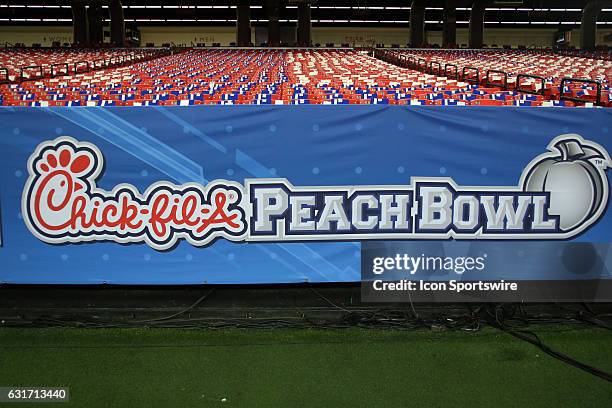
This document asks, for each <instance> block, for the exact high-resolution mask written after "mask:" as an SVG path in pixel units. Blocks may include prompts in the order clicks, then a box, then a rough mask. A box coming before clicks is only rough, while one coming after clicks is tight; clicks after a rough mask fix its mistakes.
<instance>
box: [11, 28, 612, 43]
mask: <svg viewBox="0 0 612 408" xmlns="http://www.w3.org/2000/svg"><path fill="white" fill-rule="evenodd" d="M287 29H288V30H285V31H287V32H286V33H285V34H286V35H284V37H283V41H287V42H289V43H291V42H292V41H290V39H293V38H294V36H295V32H294V31H295V27H291V28H290V27H287ZM257 30H258V31H261V34H264V32H265V27H258V28H257ZM140 32H141V42H142V45H145V44H146V43H154V44H155V45H157V46H160V45H161V44H163V43H167V42H172V43H174V44H176V45H182V44H184V45H187V46H191V44H192V43H193V44H194V45H195V44H196V43H205V44H206V45H211V44H212V43H221V45H225V46H227V45H229V44H230V43H232V42H235V41H236V29H235V27H164V26H151V27H147V26H145V27H141V28H140ZM556 32H557V29H556V27H555V28H530V29H525V28H519V26H517V27H516V28H494V27H485V31H484V42H485V44H487V45H489V46H491V45H493V44H497V45H498V46H502V45H504V44H510V45H512V46H515V47H516V46H517V45H519V44H522V45H527V46H530V47H550V46H551V45H552V44H553V41H554V38H555V33H556ZM610 34H612V28H603V27H599V29H598V31H597V43H598V44H601V45H612V41H607V42H606V41H605V40H604V38H605V37H606V36H609V35H610ZM264 37H267V36H264V35H260V36H259V38H257V39H256V35H255V28H254V27H253V28H252V29H251V39H252V41H253V42H256V44H257V45H258V44H259V42H261V41H260V40H265V38H264ZM285 37H286V38H285ZM409 38H410V29H409V28H406V27H401V28H400V27H398V28H393V27H391V28H372V27H363V28H351V27H313V28H312V41H313V44H316V43H319V44H321V45H324V44H325V43H328V42H333V43H335V44H342V43H348V44H350V45H351V46H371V45H374V44H380V43H382V44H386V45H391V44H400V45H401V46H405V45H406V43H407V42H408V39H409ZM426 39H427V42H428V43H430V44H439V45H440V44H442V31H427V32H426ZM256 40H257V41H256ZM53 41H60V42H61V43H65V42H68V43H70V42H72V27H71V26H62V27H36V26H31V27H27V26H23V27H22V26H0V46H3V45H4V43H15V42H22V43H25V44H26V45H31V44H32V43H40V44H42V45H43V46H50V45H51V43H52V42H53ZM467 43H468V29H467V28H466V27H459V28H457V44H467ZM571 44H572V45H574V46H576V47H578V46H579V44H580V30H579V29H574V30H573V31H572V35H571Z"/></svg>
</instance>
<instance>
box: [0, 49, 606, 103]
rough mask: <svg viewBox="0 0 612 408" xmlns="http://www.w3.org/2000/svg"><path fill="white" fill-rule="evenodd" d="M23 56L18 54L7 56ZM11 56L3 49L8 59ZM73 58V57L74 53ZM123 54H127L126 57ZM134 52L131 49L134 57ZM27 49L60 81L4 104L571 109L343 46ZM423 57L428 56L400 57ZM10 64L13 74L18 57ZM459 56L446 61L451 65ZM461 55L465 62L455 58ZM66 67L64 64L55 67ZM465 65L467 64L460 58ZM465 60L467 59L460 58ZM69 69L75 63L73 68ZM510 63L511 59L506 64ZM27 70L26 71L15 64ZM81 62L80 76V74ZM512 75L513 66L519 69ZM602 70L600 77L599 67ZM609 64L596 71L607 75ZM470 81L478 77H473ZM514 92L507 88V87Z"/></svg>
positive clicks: (11, 88) (6, 90)
mask: <svg viewBox="0 0 612 408" xmlns="http://www.w3.org/2000/svg"><path fill="white" fill-rule="evenodd" d="M10 52H13V53H19V52H16V51H10ZM10 52H9V53H10ZM73 52H74V53H75V54H74V55H72V54H71V53H73ZM124 52H126V53H127V52H128V51H124ZM131 52H133V51H131ZM55 53H56V52H46V51H24V57H23V59H22V60H21V63H25V64H31V63H35V64H39V65H40V64H45V65H47V66H50V65H51V64H59V63H68V64H69V65H70V64H72V68H70V66H69V68H68V69H69V70H68V71H67V72H65V73H60V75H59V76H57V75H56V76H51V75H44V77H42V78H37V79H31V80H21V81H18V80H15V81H13V82H12V83H8V84H4V85H1V86H0V105H7V106H150V105H164V106H172V105H178V106H186V105H199V104H222V105H234V104H396V105H408V104H410V105H498V106H503V105H514V106H540V105H547V106H574V103H573V102H570V101H558V100H552V99H553V98H551V97H550V96H543V95H533V94H529V93H524V92H517V91H515V90H508V89H503V88H504V87H503V86H501V85H498V84H494V85H489V86H485V85H483V84H482V83H469V82H470V80H469V78H467V79H466V80H465V81H463V80H458V79H456V78H452V75H449V76H444V73H443V72H436V74H435V75H434V74H432V73H426V72H420V71H418V70H416V69H411V68H406V67H398V66H397V65H395V64H392V63H389V62H386V61H382V60H381V59H378V58H374V57H373V56H371V55H370V53H369V52H366V51H356V50H349V49H334V50H312V49H301V50H300V49H295V50H289V49H286V50H279V49H253V50H233V49H192V50H186V51H184V52H181V53H178V54H174V55H167V56H163V57H158V58H153V57H154V56H155V55H148V54H144V55H142V56H141V55H140V54H138V55H139V56H138V58H137V59H144V58H147V57H148V58H152V59H149V60H146V61H142V62H135V59H131V60H125V59H124V60H123V61H122V62H121V63H118V64H117V65H116V66H114V67H107V66H106V65H98V66H95V68H96V69H93V68H94V64H93V63H92V64H91V66H90V67H89V70H87V71H86V72H81V71H80V70H79V67H80V65H78V61H79V60H80V61H86V60H91V61H96V58H97V59H98V60H107V61H108V60H110V59H113V58H114V59H115V61H120V58H119V56H120V55H121V54H120V53H121V51H112V50H111V51H97V52H91V51H89V52H88V51H83V52H77V51H72V50H70V51H57V53H58V55H55ZM405 53H406V55H415V56H419V58H424V56H425V57H427V58H429V60H433V59H435V58H440V59H442V57H438V55H443V54H438V53H437V52H435V51H431V54H417V53H414V52H412V54H411V53H408V52H405ZM0 55H2V56H1V57H0V58H2V59H0V61H9V60H10V61H11V63H10V64H11V65H10V66H11V67H13V68H11V70H12V72H13V73H14V72H15V69H16V67H19V66H20V64H21V63H20V60H19V57H18V56H15V55H11V56H10V58H9V57H5V56H4V54H0ZM458 58H459V54H457V56H456V58H455V59H450V57H449V60H448V61H457V59H458ZM461 58H467V57H465V56H461ZM58 61H62V62H58ZM466 61H467V60H466ZM462 62H463V61H462ZM75 63H77V66H76V68H75V65H74V64H75ZM508 64H510V62H508ZM21 66H23V65H21ZM85 68H86V67H85V66H84V65H83V70H85ZM517 69H518V68H517ZM601 69H603V71H601ZM606 69H607V68H605V66H604V67H599V66H598V67H597V68H593V69H592V70H591V71H589V72H591V73H592V74H593V75H600V74H601V73H603V74H604V75H605V74H606V73H607V72H608V71H606ZM472 82H474V81H472ZM510 89H511V88H510Z"/></svg>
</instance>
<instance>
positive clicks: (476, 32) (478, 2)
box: [468, 0, 490, 48]
mask: <svg viewBox="0 0 612 408" xmlns="http://www.w3.org/2000/svg"><path fill="white" fill-rule="evenodd" d="M489 3H490V1H488V0H474V2H473V3H472V10H471V11H470V28H469V39H468V42H469V47H470V48H482V46H483V43H484V41H483V38H484V15H485V9H486V8H487V5H488V4H489Z"/></svg>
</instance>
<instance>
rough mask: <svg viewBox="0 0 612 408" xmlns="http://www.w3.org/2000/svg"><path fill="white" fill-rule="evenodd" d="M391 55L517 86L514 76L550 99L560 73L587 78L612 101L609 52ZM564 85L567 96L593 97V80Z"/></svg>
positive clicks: (412, 63)
mask: <svg viewBox="0 0 612 408" xmlns="http://www.w3.org/2000/svg"><path fill="white" fill-rule="evenodd" d="M394 54H395V55H396V56H397V57H399V58H400V62H401V64H400V65H407V66H411V67H414V68H417V69H420V70H421V71H428V72H431V71H433V72H441V73H444V74H446V75H449V76H455V72H456V73H457V74H458V77H459V78H462V79H464V80H466V81H468V82H471V83H479V84H481V85H487V84H494V85H496V86H502V87H505V88H507V89H515V88H516V86H517V80H518V86H519V89H521V90H528V91H531V92H535V93H540V94H542V95H543V97H544V99H549V100H555V99H559V94H560V92H561V88H560V86H561V82H562V81H563V79H564V78H578V79H588V80H592V81H595V82H598V83H600V84H601V93H602V95H601V100H602V101H603V104H604V105H607V106H612V93H611V92H610V85H611V84H612V60H611V58H609V55H606V56H604V57H602V56H601V55H595V54H592V55H568V54H559V53H553V52H551V51H544V50H429V49H428V50H407V51H398V52H395V53H394ZM596 57H599V58H596ZM476 69H477V70H476ZM455 70H456V71H455ZM489 71H491V72H490V73H489V77H488V78H487V73H488V72H489ZM495 71H497V72H495ZM506 75H507V77H506ZM519 75H520V76H519ZM538 77H540V78H538ZM563 85H564V89H563V94H564V95H565V96H569V97H571V98H579V99H583V100H586V101H591V102H595V100H596V92H597V85H596V84H594V83H592V82H591V83H587V82H581V81H568V80H566V81H565V82H564V84H563Z"/></svg>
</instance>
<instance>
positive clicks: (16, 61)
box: [0, 48, 164, 82]
mask: <svg viewBox="0 0 612 408" xmlns="http://www.w3.org/2000/svg"><path fill="white" fill-rule="evenodd" d="M161 52H164V50H160V49H157V50H154V49H136V50H134V49H108V50H104V49H101V50H92V49H84V50H79V49H57V48H51V49H44V48H23V49H13V48H4V49H1V48H0V68H1V69H2V70H1V71H0V82H15V81H19V80H31V79H37V78H45V77H53V76H58V75H66V74H71V73H72V74H74V73H78V72H85V71H88V70H91V69H96V68H102V67H109V66H117V65H121V64H126V63H133V62H135V61H140V60H144V59H146V58H148V57H153V56H156V55H159V54H160V53H161Z"/></svg>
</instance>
